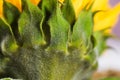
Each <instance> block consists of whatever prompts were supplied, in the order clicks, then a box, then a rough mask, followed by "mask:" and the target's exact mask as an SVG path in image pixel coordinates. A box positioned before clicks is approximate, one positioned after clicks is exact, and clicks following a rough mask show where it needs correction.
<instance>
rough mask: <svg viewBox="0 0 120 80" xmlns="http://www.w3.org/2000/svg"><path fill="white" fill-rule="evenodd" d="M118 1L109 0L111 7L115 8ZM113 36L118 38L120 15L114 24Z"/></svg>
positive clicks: (119, 33) (119, 34) (119, 35)
mask: <svg viewBox="0 0 120 80" xmlns="http://www.w3.org/2000/svg"><path fill="white" fill-rule="evenodd" d="M118 2H120V0H110V4H111V6H115V5H116V4H117V3H118ZM113 34H115V35H117V36H118V37H120V15H119V17H118V22H117V23H116V25H115V27H114V28H113Z"/></svg>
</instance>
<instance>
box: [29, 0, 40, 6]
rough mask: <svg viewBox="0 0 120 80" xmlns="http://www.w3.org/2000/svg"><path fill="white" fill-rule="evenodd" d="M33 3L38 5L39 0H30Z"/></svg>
mask: <svg viewBox="0 0 120 80" xmlns="http://www.w3.org/2000/svg"><path fill="white" fill-rule="evenodd" d="M30 1H31V2H32V3H33V4H34V5H38V4H39V2H40V1H41V0H30Z"/></svg>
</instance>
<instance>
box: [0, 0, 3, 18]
mask: <svg viewBox="0 0 120 80" xmlns="http://www.w3.org/2000/svg"><path fill="white" fill-rule="evenodd" d="M2 7H3V0H0V18H1V17H3V8H2Z"/></svg>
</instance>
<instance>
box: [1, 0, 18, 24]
mask: <svg viewBox="0 0 120 80" xmlns="http://www.w3.org/2000/svg"><path fill="white" fill-rule="evenodd" d="M3 10H4V17H5V19H6V20H7V22H8V23H9V24H10V25H11V24H13V23H14V24H15V23H17V21H18V18H19V16H20V11H19V10H18V8H16V7H15V6H14V5H12V4H11V3H9V2H6V1H4V4H3Z"/></svg>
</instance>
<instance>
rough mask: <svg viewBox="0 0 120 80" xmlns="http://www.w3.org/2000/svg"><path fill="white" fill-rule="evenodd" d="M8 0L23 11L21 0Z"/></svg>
mask: <svg viewBox="0 0 120 80" xmlns="http://www.w3.org/2000/svg"><path fill="white" fill-rule="evenodd" d="M6 1H7V2H9V3H11V4H13V5H14V6H15V7H17V8H18V10H19V11H20V12H21V11H22V5H21V0H6Z"/></svg>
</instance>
